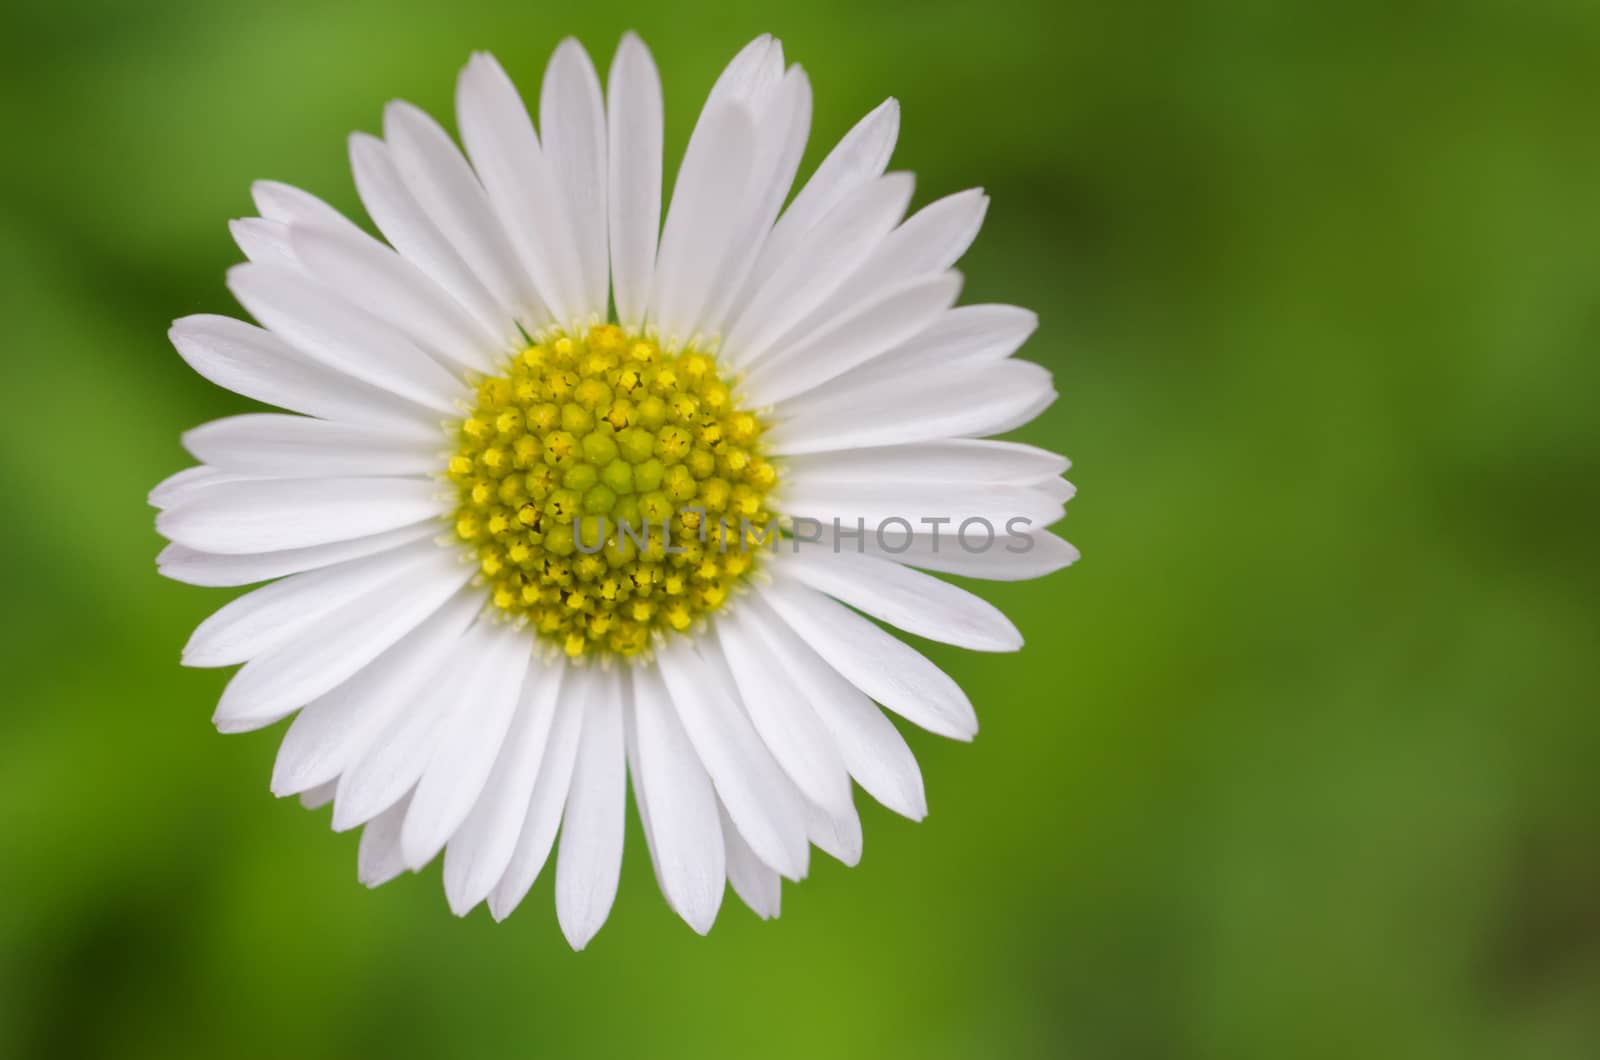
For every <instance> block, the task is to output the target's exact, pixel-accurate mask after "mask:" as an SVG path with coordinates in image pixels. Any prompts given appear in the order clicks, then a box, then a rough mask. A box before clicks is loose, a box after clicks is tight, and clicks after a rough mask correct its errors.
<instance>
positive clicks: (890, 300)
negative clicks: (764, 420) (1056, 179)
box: [744, 272, 961, 405]
mask: <svg viewBox="0 0 1600 1060" xmlns="http://www.w3.org/2000/svg"><path fill="white" fill-rule="evenodd" d="M960 294H961V275H960V274H959V273H955V272H947V273H943V274H942V275H938V276H935V277H933V278H932V279H920V280H916V281H914V282H912V283H910V284H907V285H905V286H903V287H899V288H895V289H891V290H890V291H888V292H887V293H886V294H884V295H883V296H882V297H881V298H879V299H877V300H875V301H864V302H860V303H858V304H857V306H856V308H855V309H854V310H853V311H852V312H850V313H848V314H846V315H844V316H842V317H840V318H839V319H838V320H837V321H836V322H834V323H833V324H832V325H831V326H829V327H824V328H820V329H818V330H817V331H816V332H814V333H812V334H809V335H806V336H804V337H802V338H800V339H799V340H798V341H796V342H794V343H793V344H791V345H788V346H783V347H781V348H778V349H774V350H773V351H772V352H771V353H770V354H769V355H768V356H767V357H766V358H764V359H763V360H762V361H761V362H760V363H759V364H757V365H756V366H755V368H754V369H752V370H751V372H750V375H749V376H748V377H747V378H746V379H745V381H744V386H745V389H746V391H747V392H748V393H749V394H750V396H751V398H752V399H753V400H754V401H755V403H756V404H757V405H774V404H777V403H778V402H781V401H784V400H787V399H788V398H791V397H793V396H794V395H796V394H800V393H803V392H805V391H807V390H810V389H812V388H813V387H816V386H818V385H819V384H822V383H826V382H827V381H828V380H830V379H833V378H835V377H837V376H840V375H843V374H844V373H845V372H848V371H849V370H850V369H852V368H856V367H858V366H860V365H862V364H865V363H867V362H869V361H871V360H872V358H874V357H876V356H878V355H880V354H883V353H886V352H888V351H889V350H890V349H893V348H894V347H895V346H896V345H898V344H899V343H901V342H904V341H906V340H907V339H909V338H911V337H912V336H913V335H916V334H918V333H919V332H921V331H925V330H926V329H927V328H928V326H929V325H931V324H932V323H933V322H934V321H935V320H936V319H937V318H938V317H939V315H940V314H941V313H943V312H944V311H945V310H947V309H949V308H950V307H951V306H952V305H953V304H955V300H956V298H957V297H958V296H959V295H960Z"/></svg>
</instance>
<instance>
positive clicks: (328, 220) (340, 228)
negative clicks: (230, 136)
mask: <svg viewBox="0 0 1600 1060" xmlns="http://www.w3.org/2000/svg"><path fill="white" fill-rule="evenodd" d="M250 196H251V198H252V199H254V200H255V204H256V210H257V211H259V212H260V214H261V216H262V217H264V218H266V219H267V220H269V221H275V222H277V223H278V224H283V225H309V226H314V227H316V228H325V229H327V230H329V231H331V232H342V233H344V234H345V235H347V236H351V237H356V236H359V237H362V238H365V239H371V238H372V237H371V236H369V235H367V234H366V233H365V232H363V231H362V230H361V228H360V226H359V225H357V224H356V223H355V222H354V221H352V220H350V219H349V218H348V217H346V216H345V215H344V214H342V213H340V212H339V211H338V210H335V209H334V208H333V207H332V206H329V205H328V204H327V203H325V202H323V201H322V200H321V199H319V198H317V197H316V196H315V195H313V194H311V193H310V192H309V191H301V190H300V189H299V188H296V187H291V186H290V185H288V184H280V183H278V182H277V181H275V180H258V181H256V182H255V183H254V184H252V185H250Z"/></svg>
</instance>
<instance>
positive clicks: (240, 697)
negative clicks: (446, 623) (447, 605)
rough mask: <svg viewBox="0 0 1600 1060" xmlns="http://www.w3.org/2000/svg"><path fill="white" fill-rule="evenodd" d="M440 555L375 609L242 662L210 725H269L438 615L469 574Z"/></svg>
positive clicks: (349, 611) (345, 615)
mask: <svg viewBox="0 0 1600 1060" xmlns="http://www.w3.org/2000/svg"><path fill="white" fill-rule="evenodd" d="M472 573H473V571H472V568H471V566H469V565H468V564H465V563H458V562H456V561H455V557H454V556H451V555H449V554H448V553H445V552H444V551H443V550H440V553H439V562H437V563H431V564H426V565H424V566H422V567H420V568H419V569H417V570H416V571H414V572H413V574H412V576H411V585H410V586H409V588H408V589H407V591H406V592H404V593H400V594H397V595H396V596H395V597H394V598H393V600H392V601H390V603H389V606H387V607H385V608H382V609H381V610H378V611H376V612H374V611H373V610H372V609H371V607H370V606H369V605H368V604H367V602H366V601H364V600H358V601H356V603H355V604H353V605H350V606H346V607H344V608H341V609H339V610H338V611H335V612H333V613H332V614H331V615H329V616H327V618H325V619H323V620H322V621H320V622H318V623H317V624H316V625H315V626H312V627H311V628H310V629H309V630H307V631H306V632H305V633H303V634H302V635H300V636H299V637H296V638H295V639H294V640H293V641H290V642H289V643H288V644H285V645H283V646H282V647H280V648H276V649H274V650H272V651H270V652H267V653H266V654H265V655H258V656H256V657H255V658H254V659H252V660H250V661H249V662H247V663H245V664H244V666H243V667H241V668H240V670H239V672H238V673H236V674H234V675H233V680H231V681H229V682H228V687H227V688H225V689H224V690H223V692H222V699H221V700H220V701H219V702H218V703H217V710H216V713H215V714H214V715H213V716H212V721H213V722H214V723H215V724H216V726H217V728H218V729H220V730H221V731H223V732H243V731H246V730H249V729H255V728H260V727H262V726H263V725H270V724H272V723H273V722H274V721H276V720H278V719H279V718H281V717H283V716H285V715H286V714H289V713H290V712H291V711H293V710H295V709H296V708H298V707H302V706H304V705H305V704H307V703H309V702H311V701H312V700H313V699H316V698H317V697H318V696H320V695H322V694H323V693H324V692H327V691H329V690H330V689H333V688H335V687H337V686H338V685H339V684H341V683H342V682H344V681H346V680H348V679H349V678H350V677H351V676H352V675H353V674H355V673H356V672H357V671H359V670H360V669H361V668H362V667H364V666H366V665H367V664H368V663H369V662H371V661H372V660H373V659H375V658H377V657H378V656H379V655H381V654H382V653H383V651H384V650H385V649H386V648H388V647H389V646H390V645H391V644H393V643H394V642H395V641H397V640H399V639H400V638H401V637H403V636H405V635H406V634H407V633H409V632H411V631H412V630H413V629H415V628H416V627H417V625H418V624H419V623H421V622H422V620H423V619H425V618H427V617H428V616H429V615H431V614H432V613H433V612H435V611H437V610H438V609H439V608H440V606H442V605H443V604H444V602H445V601H446V600H448V599H449V598H450V597H451V596H452V595H454V594H455V591H456V590H457V589H459V588H461V586H462V585H464V584H465V583H466V581H467V579H468V578H470V577H471V576H472Z"/></svg>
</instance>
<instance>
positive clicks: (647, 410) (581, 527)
mask: <svg viewBox="0 0 1600 1060" xmlns="http://www.w3.org/2000/svg"><path fill="white" fill-rule="evenodd" d="M763 427H764V425H763V424H762V422H761V420H760V419H759V418H758V417H757V416H755V415H754V414H753V413H751V412H748V411H745V410H742V409H740V408H739V407H737V405H736V404H735V402H734V395H733V391H732V390H731V389H730V387H729V386H728V383H727V382H726V381H725V380H724V379H723V378H722V377H721V376H720V375H719V374H718V371H717V363H716V361H715V360H714V359H713V358H712V357H711V356H709V355H707V354H704V353H700V352H698V351H696V350H694V349H687V350H684V351H682V352H680V353H676V354H670V353H667V352H665V351H663V350H662V349H661V347H660V346H659V345H657V344H656V343H655V342H653V341H651V340H650V339H648V338H643V337H639V336H629V335H627V334H625V333H624V332H623V331H622V329H621V328H618V327H616V326H615V325H612V324H603V325H599V326H597V327H593V328H591V329H589V332H588V333H587V334H585V335H578V336H569V335H567V334H565V333H562V332H549V333H545V334H542V335H540V336H539V341H537V342H536V343H535V344H534V345H532V346H530V347H528V348H527V349H525V350H523V351H522V352H521V353H520V354H518V355H517V356H516V357H515V358H513V359H512V362H511V364H510V366H509V367H508V368H507V369H506V372H505V374H504V375H499V376H494V377H492V378H489V379H485V380H483V382H482V383H481V384H480V385H479V386H478V403H477V407H476V408H474V409H473V410H472V414H471V415H470V416H469V417H468V418H467V419H466V420H465V421H464V422H463V423H462V424H461V427H460V430H459V435H458V441H457V448H456V453H455V455H454V456H453V457H451V459H450V464H449V468H448V475H449V478H450V480H451V481H452V482H454V483H455V484H456V486H457V488H458V489H459V490H460V497H461V503H460V506H459V507H458V508H457V509H456V513H455V533H456V535H457V536H458V537H459V538H460V540H461V541H463V542H464V543H466V545H467V546H469V547H470V548H471V549H472V550H473V554H474V555H475V557H476V559H477V562H478V566H479V569H480V570H481V571H482V573H483V576H484V578H485V580H486V581H487V583H488V585H489V594H490V598H491V599H492V600H493V601H494V604H495V606H496V607H498V608H500V609H501V610H503V611H505V612H506V613H507V614H508V615H509V616H511V617H512V618H514V619H515V620H517V621H519V622H525V623H527V624H529V625H531V626H532V627H533V629H534V630H535V631H536V632H538V633H539V634H540V635H541V636H544V637H548V638H550V639H551V640H553V641H555V642H556V643H558V644H559V645H560V646H561V648H562V650H563V651H565V652H566V653H567V654H568V655H570V656H580V655H588V654H595V653H602V654H603V653H614V654H617V655H623V656H628V655H634V654H636V653H638V652H640V651H642V650H644V649H645V648H646V647H647V646H648V645H649V644H650V640H651V637H652V636H653V635H654V634H655V633H656V632H657V631H660V632H663V633H666V632H669V631H679V632H681V631H684V630H687V629H689V628H690V627H691V626H692V625H693V624H694V623H695V620H696V619H697V618H699V617H700V616H702V615H705V614H707V613H709V612H711V611H714V610H716V609H717V608H718V607H720V606H721V605H722V603H723V601H725V600H726V599H727V598H728V594H729V592H730V591H731V590H732V589H733V588H734V587H735V586H736V585H737V584H738V583H739V581H740V580H741V579H743V578H744V577H745V576H746V575H748V573H749V571H750V570H751V568H752V567H753V566H754V565H755V563H756V562H757V561H758V557H759V556H760V554H761V553H762V551H763V550H764V546H765V545H766V544H768V543H769V542H770V540H771V537H772V535H775V534H776V532H777V522H776V520H775V519H774V517H773V514H772V513H771V512H770V511H769V510H768V508H767V495H768V493H769V492H770V491H771V489H772V487H773V485H774V483H776V482H777V472H776V470H775V469H774V467H773V466H772V464H770V463H769V462H768V461H767V460H766V459H764V458H763V457H762V455H761V450H760V440H761V432H762V430H763ZM769 524H770V525H769Z"/></svg>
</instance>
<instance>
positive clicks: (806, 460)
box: [785, 438, 1072, 486]
mask: <svg viewBox="0 0 1600 1060" xmlns="http://www.w3.org/2000/svg"><path fill="white" fill-rule="evenodd" d="M785 463H786V465H787V468H788V470H787V475H789V476H793V477H794V478H797V479H798V478H801V477H803V478H804V479H805V480H806V481H815V482H822V481H827V482H868V483H870V482H879V481H883V480H895V479H918V480H921V481H926V482H950V483H956V482H960V483H970V482H988V483H994V484H997V485H1018V486H1025V485H1030V484H1033V483H1036V482H1040V481H1042V480H1044V479H1047V478H1051V477H1053V476H1055V475H1059V474H1061V473H1062V472H1064V471H1066V470H1067V468H1069V467H1071V466H1072V464H1071V461H1069V460H1068V459H1067V458H1066V457H1064V456H1061V455H1059V454H1057V453H1052V452H1050V451H1049V450H1048V449H1040V448H1039V447H1037V446H1033V445H1024V444H1022V443H1021V442H997V441H992V440H989V439H975V438H955V439H951V440H949V441H934V442H918V443H915V444H913V445H890V446H883V447H881V448H876V449H848V450H844V451H835V452H826V453H809V454H805V455H802V456H792V457H789V458H788V459H787V460H786V461H785Z"/></svg>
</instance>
